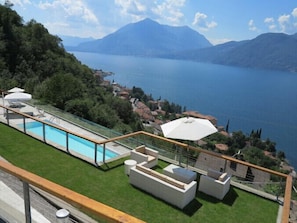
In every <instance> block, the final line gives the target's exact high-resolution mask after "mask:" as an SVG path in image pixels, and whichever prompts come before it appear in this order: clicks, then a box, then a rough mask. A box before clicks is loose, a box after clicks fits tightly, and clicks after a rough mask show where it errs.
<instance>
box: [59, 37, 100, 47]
mask: <svg viewBox="0 0 297 223" xmlns="http://www.w3.org/2000/svg"><path fill="white" fill-rule="evenodd" d="M59 37H60V38H61V39H62V43H63V45H64V46H65V47H66V48H67V47H68V46H69V47H72V46H77V45H79V44H80V43H83V42H89V41H93V40H95V39H94V38H91V37H88V38H81V37H76V36H63V35H60V36H59Z"/></svg>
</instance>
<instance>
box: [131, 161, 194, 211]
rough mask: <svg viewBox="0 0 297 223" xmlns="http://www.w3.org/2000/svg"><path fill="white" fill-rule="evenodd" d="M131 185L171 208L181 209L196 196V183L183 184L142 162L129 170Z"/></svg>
mask: <svg viewBox="0 0 297 223" xmlns="http://www.w3.org/2000/svg"><path fill="white" fill-rule="evenodd" d="M129 181H130V183H131V184H132V185H134V186H135V187H137V188H140V189H141V190H143V191H145V192H147V193H149V194H152V195H153V196H155V197H157V198H160V199H161V200H164V201H166V202H168V203H170V204H172V205H173V206H176V207H178V208H180V209H183V208H184V207H185V206H186V205H187V204H189V203H190V202H191V201H192V200H193V199H194V198H195V196H196V189H197V182H196V181H192V182H190V183H184V182H181V181H178V180H176V179H173V178H171V177H169V176H166V175H164V174H161V173H159V172H157V171H154V170H152V169H150V168H148V167H147V162H142V163H139V164H137V165H136V166H134V167H132V168H131V169H130V175H129Z"/></svg>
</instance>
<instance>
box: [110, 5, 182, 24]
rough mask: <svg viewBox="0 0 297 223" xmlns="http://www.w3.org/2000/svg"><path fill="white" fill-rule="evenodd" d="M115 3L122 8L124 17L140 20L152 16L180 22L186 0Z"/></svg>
mask: <svg viewBox="0 0 297 223" xmlns="http://www.w3.org/2000/svg"><path fill="white" fill-rule="evenodd" d="M114 2H115V5H116V6H118V7H119V8H120V14H121V16H123V17H124V18H132V19H133V20H134V21H138V20H140V19H143V18H147V17H149V18H152V19H155V20H159V21H160V20H162V21H165V22H170V23H174V24H178V23H179V22H180V20H181V18H183V16H184V14H183V13H182V12H181V8H182V7H183V6H184V4H185V0H165V1H160V2H159V1H152V0H115V1H114Z"/></svg>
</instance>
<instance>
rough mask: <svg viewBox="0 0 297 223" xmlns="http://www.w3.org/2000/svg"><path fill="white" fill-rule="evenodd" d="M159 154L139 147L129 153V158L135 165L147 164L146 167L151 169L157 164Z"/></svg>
mask: <svg viewBox="0 0 297 223" xmlns="http://www.w3.org/2000/svg"><path fill="white" fill-rule="evenodd" d="M158 156H159V152H158V151H156V150H153V149H150V148H148V147H146V146H145V145H141V146H138V147H136V148H135V149H133V150H132V151H131V153H130V158H131V159H132V160H135V161H136V162H137V163H142V162H147V163H146V164H145V166H146V167H149V168H152V167H154V166H156V165H157V164H158Z"/></svg>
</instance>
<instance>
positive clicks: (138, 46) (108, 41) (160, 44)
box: [67, 19, 212, 56]
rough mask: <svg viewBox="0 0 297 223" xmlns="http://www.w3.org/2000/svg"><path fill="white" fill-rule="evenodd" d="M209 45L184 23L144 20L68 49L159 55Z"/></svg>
mask: <svg viewBox="0 0 297 223" xmlns="http://www.w3.org/2000/svg"><path fill="white" fill-rule="evenodd" d="M210 46H212V45H211V43H210V42H209V41H208V40H207V39H206V38H205V37H204V36H203V35H201V34H199V33H198V32H196V31H194V30H192V29H190V28H189V27H187V26H181V27H174V26H167V25H161V24H159V23H157V22H155V21H153V20H151V19H144V20H142V21H140V22H137V23H130V24H128V25H126V26H124V27H122V28H120V29H119V30H117V31H116V32H114V33H112V34H110V35H107V36H106V37H104V38H102V39H98V40H94V41H89V42H85V43H81V44H79V45H78V46H77V47H70V48H69V47H67V50H72V51H74V50H76V51H87V52H98V53H105V54H119V55H135V56H161V55H164V54H168V53H174V52H179V51H186V50H193V49H200V48H204V47H210Z"/></svg>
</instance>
